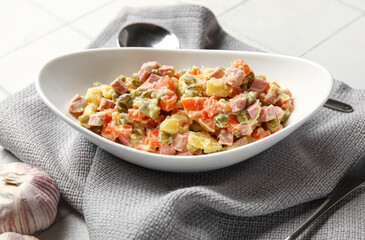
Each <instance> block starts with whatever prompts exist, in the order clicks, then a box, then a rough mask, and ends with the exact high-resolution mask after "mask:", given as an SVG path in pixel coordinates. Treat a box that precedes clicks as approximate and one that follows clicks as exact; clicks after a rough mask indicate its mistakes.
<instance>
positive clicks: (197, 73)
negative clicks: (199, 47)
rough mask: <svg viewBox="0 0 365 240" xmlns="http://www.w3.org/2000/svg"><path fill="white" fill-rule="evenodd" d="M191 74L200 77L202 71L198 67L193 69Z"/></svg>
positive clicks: (190, 71)
mask: <svg viewBox="0 0 365 240" xmlns="http://www.w3.org/2000/svg"><path fill="white" fill-rule="evenodd" d="M189 73H190V74H193V75H200V74H202V72H201V71H200V69H199V68H198V67H197V66H194V67H192V68H191V69H190V70H189Z"/></svg>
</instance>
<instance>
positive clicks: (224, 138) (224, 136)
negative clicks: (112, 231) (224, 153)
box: [218, 128, 233, 146]
mask: <svg viewBox="0 0 365 240" xmlns="http://www.w3.org/2000/svg"><path fill="white" fill-rule="evenodd" d="M218 139H219V143H220V144H224V145H229V146H231V145H232V144H233V134H232V133H230V132H228V130H227V129H226V128H223V129H222V130H221V132H220V133H219V135H218Z"/></svg>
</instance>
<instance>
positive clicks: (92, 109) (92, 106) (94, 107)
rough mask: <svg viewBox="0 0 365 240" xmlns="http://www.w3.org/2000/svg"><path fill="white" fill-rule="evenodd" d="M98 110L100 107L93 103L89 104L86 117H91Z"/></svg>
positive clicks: (85, 111)
mask: <svg viewBox="0 0 365 240" xmlns="http://www.w3.org/2000/svg"><path fill="white" fill-rule="evenodd" d="M97 109H98V105H95V104H93V103H90V104H88V105H87V106H86V107H85V110H84V114H83V115H85V116H90V115H91V114H93V113H96V110H97Z"/></svg>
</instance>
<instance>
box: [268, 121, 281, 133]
mask: <svg viewBox="0 0 365 240" xmlns="http://www.w3.org/2000/svg"><path fill="white" fill-rule="evenodd" d="M265 127H266V128H267V129H268V130H269V131H270V132H275V131H276V130H278V128H279V127H280V121H279V119H277V118H276V119H273V120H271V121H268V122H266V123H265Z"/></svg>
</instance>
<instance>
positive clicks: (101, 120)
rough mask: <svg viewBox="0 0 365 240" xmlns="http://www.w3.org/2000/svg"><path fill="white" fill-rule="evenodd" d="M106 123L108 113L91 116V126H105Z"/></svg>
mask: <svg viewBox="0 0 365 240" xmlns="http://www.w3.org/2000/svg"><path fill="white" fill-rule="evenodd" d="M105 123H106V113H105V112H98V113H94V114H91V115H90V118H89V125H90V126H103V125H104V124H105Z"/></svg>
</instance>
